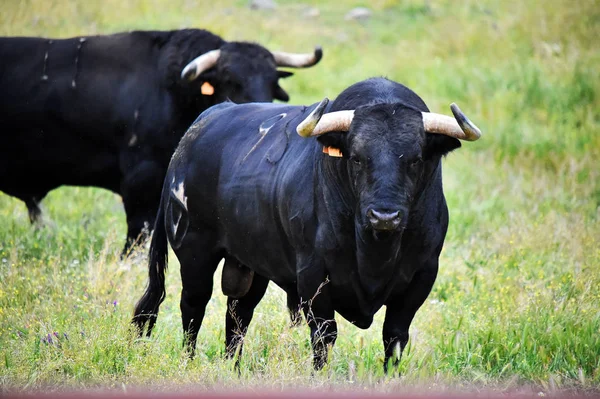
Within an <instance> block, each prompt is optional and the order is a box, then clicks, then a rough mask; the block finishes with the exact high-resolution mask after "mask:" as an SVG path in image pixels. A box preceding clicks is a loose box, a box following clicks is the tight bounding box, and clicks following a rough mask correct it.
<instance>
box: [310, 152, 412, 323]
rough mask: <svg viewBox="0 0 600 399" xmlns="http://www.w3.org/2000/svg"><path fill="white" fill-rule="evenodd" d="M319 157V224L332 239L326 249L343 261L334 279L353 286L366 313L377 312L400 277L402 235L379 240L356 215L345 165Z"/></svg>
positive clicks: (328, 237)
mask: <svg viewBox="0 0 600 399" xmlns="http://www.w3.org/2000/svg"><path fill="white" fill-rule="evenodd" d="M317 158H318V159H317V162H316V165H317V167H316V168H315V172H316V174H317V181H318V184H317V187H318V190H319V191H318V195H319V196H320V198H319V202H320V203H321V204H322V205H323V206H324V207H325V210H326V214H324V215H323V216H324V217H323V218H322V220H320V223H322V224H325V225H326V226H327V227H326V229H327V233H328V234H326V235H325V236H326V239H327V240H332V241H330V242H329V243H328V244H326V246H327V247H328V248H329V249H331V250H333V252H334V253H336V254H337V256H340V257H342V258H343V259H338V260H337V262H336V267H335V269H336V271H339V273H340V275H339V276H333V275H332V276H331V277H332V278H336V277H337V278H339V279H342V280H346V282H345V284H349V285H351V286H352V287H353V290H354V292H355V293H356V295H357V296H358V297H359V303H361V304H364V307H365V309H363V311H364V312H365V313H372V312H375V311H376V310H377V309H379V307H381V306H382V305H383V303H384V301H385V298H386V297H387V295H388V294H389V291H390V290H391V288H392V287H393V281H394V280H395V279H396V277H397V276H396V274H397V264H398V261H399V258H400V255H401V245H400V243H401V238H402V234H401V233H400V232H398V233H397V234H395V235H394V236H391V237H389V238H388V239H384V240H378V239H376V238H375V237H374V236H373V233H372V231H370V230H367V229H366V228H365V226H363V225H362V224H361V222H360V218H359V217H358V215H357V212H359V205H358V197H357V195H356V193H355V192H354V190H353V184H352V182H351V176H350V175H349V172H348V168H347V166H346V165H345V163H346V162H345V161H344V160H341V159H335V158H332V159H329V158H327V156H326V155H324V154H318V155H317ZM342 268H343V269H344V270H341V269H342ZM330 272H331V271H330ZM361 306H363V305H361Z"/></svg>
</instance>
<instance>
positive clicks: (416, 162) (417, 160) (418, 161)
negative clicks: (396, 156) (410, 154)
mask: <svg viewBox="0 0 600 399" xmlns="http://www.w3.org/2000/svg"><path fill="white" fill-rule="evenodd" d="M422 163H423V158H417V159H415V160H414V161H413V162H411V164H410V167H411V168H416V167H418V166H420V165H421V164H422Z"/></svg>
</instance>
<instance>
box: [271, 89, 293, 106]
mask: <svg viewBox="0 0 600 399" xmlns="http://www.w3.org/2000/svg"><path fill="white" fill-rule="evenodd" d="M273 97H275V99H277V100H280V101H284V102H288V101H289V100H290V96H289V95H288V94H287V93H286V91H285V90H283V89H282V88H281V86H279V85H277V87H275V92H274V93H273Z"/></svg>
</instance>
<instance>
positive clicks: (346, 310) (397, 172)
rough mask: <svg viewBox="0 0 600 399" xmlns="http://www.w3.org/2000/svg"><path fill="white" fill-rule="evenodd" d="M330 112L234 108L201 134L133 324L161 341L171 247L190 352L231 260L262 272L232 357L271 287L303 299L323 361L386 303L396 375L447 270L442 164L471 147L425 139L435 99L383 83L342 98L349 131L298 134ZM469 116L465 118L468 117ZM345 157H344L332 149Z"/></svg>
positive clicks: (158, 237) (230, 335)
mask: <svg viewBox="0 0 600 399" xmlns="http://www.w3.org/2000/svg"><path fill="white" fill-rule="evenodd" d="M324 105H325V102H322V103H321V104H319V105H318V106H315V105H313V106H311V107H308V108H307V107H301V106H283V105H272V104H245V105H234V104H231V103H225V104H221V105H218V106H215V107H213V108H211V109H209V110H208V111H206V112H205V113H203V114H202V115H201V116H200V117H199V118H198V119H197V120H196V122H195V123H194V124H193V125H192V126H191V128H190V129H189V130H188V132H187V133H186V135H185V136H184V138H183V139H182V140H181V143H180V144H179V147H178V149H177V150H176V151H175V154H174V156H173V158H172V160H171V163H170V165H169V169H168V172H167V176H166V178H165V184H164V186H163V193H162V198H161V206H160V208H159V214H158V218H157V221H156V225H155V232H154V236H153V239H152V243H151V249H150V261H149V277H150V280H149V285H148V288H147V290H146V293H145V294H144V296H143V297H142V298H141V299H140V301H139V303H138V305H137V306H136V310H135V316H134V320H133V321H134V323H135V324H136V325H137V326H138V327H139V328H140V333H141V332H142V331H143V328H144V325H145V324H146V323H149V326H148V327H149V329H148V333H150V330H151V329H152V327H153V325H154V323H155V319H156V316H157V313H158V308H159V305H160V303H161V302H162V300H163V299H164V295H165V288H164V271H165V268H166V265H167V239H168V242H169V243H170V244H171V246H172V248H173V250H174V252H175V254H176V255H177V257H178V259H179V261H180V264H181V279H182V284H183V290H182V294H181V312H182V321H183V327H184V333H185V335H186V338H187V340H188V345H189V349H190V350H191V352H192V354H193V351H194V348H195V344H196V337H197V334H198V330H199V328H200V326H201V323H202V319H203V317H204V312H205V306H206V304H207V302H208V300H209V299H210V297H211V293H212V285H213V283H212V281H213V277H212V276H213V273H214V272H215V269H216V268H217V264H218V263H219V260H220V259H221V258H223V257H225V256H228V257H231V258H234V259H236V260H238V261H239V262H240V264H242V265H245V266H247V267H248V269H249V270H251V271H253V272H254V276H253V280H252V282H251V285H250V287H249V291H248V292H247V294H246V295H244V296H242V297H241V298H239V299H238V300H237V301H234V300H233V299H231V298H229V300H228V309H229V310H230V311H228V313H227V316H226V347H227V350H228V354H230V355H231V354H233V353H235V351H236V350H237V349H238V346H239V345H241V341H242V339H243V334H244V333H245V332H246V329H247V327H248V324H249V323H250V320H251V319H252V315H253V311H254V308H255V306H256V305H257V304H258V302H259V301H260V300H261V298H262V296H263V295H264V293H265V290H266V288H267V284H268V281H269V280H272V281H273V282H275V283H276V284H277V285H278V286H280V287H281V288H283V289H284V290H285V291H286V292H287V293H288V295H289V296H294V295H298V296H299V298H300V299H301V303H302V305H303V310H304V314H305V316H306V318H307V322H308V324H309V326H310V330H311V339H312V344H313V350H314V365H315V367H317V368H319V367H321V366H322V365H323V363H324V361H325V359H326V356H327V347H328V345H330V344H331V345H332V344H333V343H334V342H335V339H336V336H337V328H336V322H335V320H334V311H337V312H338V313H339V314H340V315H342V316H343V317H344V318H346V319H347V320H349V321H350V322H352V323H354V324H355V325H357V326H358V327H360V328H368V327H369V326H370V324H371V323H372V320H373V316H374V314H375V313H376V312H377V311H378V310H379V309H380V308H381V307H382V306H384V305H385V306H386V315H385V322H384V326H383V342H384V348H385V367H386V370H387V364H388V360H389V359H390V358H392V357H393V356H394V354H396V356H395V357H394V361H395V362H396V364H397V362H398V360H399V356H400V354H401V352H402V350H403V349H404V347H405V345H406V343H407V341H408V337H409V335H408V330H409V325H410V323H411V321H412V319H413V316H414V315H415V312H416V311H417V309H419V307H420V306H421V305H422V304H423V302H424V301H425V299H426V297H427V296H428V294H429V292H430V290H431V288H432V286H433V283H434V281H435V278H436V275H437V272H438V258H439V254H440V251H441V249H442V245H443V242H444V238H445V235H446V230H447V226H448V210H447V206H446V202H445V199H444V194H443V191H442V170H441V158H442V156H444V155H445V154H447V153H448V152H449V151H452V150H453V149H455V148H457V147H459V146H460V142H459V140H457V139H456V138H454V137H460V134H457V133H456V132H455V133H454V134H455V136H454V137H449V136H448V135H444V134H432V133H428V132H426V131H425V127H424V123H425V122H424V121H425V115H426V114H429V113H428V109H427V107H426V105H425V104H424V102H423V101H422V100H421V99H420V98H419V97H418V96H417V95H416V94H415V93H414V92H412V91H410V90H409V89H407V88H406V87H404V86H402V85H400V84H398V83H395V82H392V81H389V80H386V79H381V78H379V79H369V80H366V81H363V82H360V83H357V84H355V85H353V86H351V87H350V88H348V89H346V90H345V91H344V92H343V93H342V94H341V95H340V96H339V97H338V98H337V99H336V100H335V102H334V103H333V105H332V107H331V109H330V110H329V111H330V112H333V111H340V110H355V111H354V115H353V118H352V119H351V124H350V125H348V124H347V125H345V126H346V127H345V128H344V127H342V125H340V124H339V123H337V124H334V125H333V126H334V128H330V129H329V131H327V132H324V133H323V132H321V133H322V134H321V135H320V137H318V138H317V139H315V138H303V137H300V136H299V135H298V134H296V129H297V128H298V126H299V124H300V123H301V122H302V124H303V125H306V124H307V123H308V122H303V120H305V119H306V121H310V120H313V119H314V118H316V119H315V120H316V121H318V120H319V114H320V113H321V112H322V111H323V109H324ZM459 112H460V111H459ZM346 113H347V111H346ZM309 114H310V116H309ZM315 114H317V116H316V117H315V116H314V115H315ZM338 114H340V113H338ZM342 114H343V112H342ZM331 115H335V113H331ZM331 115H330V116H331ZM429 115H435V114H429ZM455 116H456V114H455ZM325 117H327V114H325V116H324V117H323V119H325ZM463 117H464V115H462V116H461V115H459V116H456V118H457V120H458V121H459V123H460V122H461V119H462V121H465V120H466V121H467V122H468V120H467V119H465V118H463ZM311 118H313V119H311ZM445 118H447V119H450V118H448V117H445ZM451 122H453V123H456V121H454V119H451ZM348 123H350V122H348ZM469 123H470V122H469ZM308 125H310V123H308ZM428 126H429V125H428ZM457 126H458V125H457ZM471 126H474V125H471ZM312 127H314V123H313V124H312ZM312 127H311V129H312ZM461 127H462V125H461ZM318 129H319V125H318V124H317V127H316V128H315V129H314V131H317V130H318ZM475 129H476V127H475ZM298 130H299V131H300V130H301V129H300V128H298ZM463 130H464V129H463ZM428 131H430V130H428ZM308 133H309V134H310V130H309V132H308ZM438 133H439V131H438ZM459 133H461V134H462V132H459ZM471 139H473V138H471ZM475 139H476V138H475ZM335 149H337V150H339V151H340V152H341V154H340V155H342V156H341V157H339V156H329V155H327V154H324V151H327V152H328V153H330V154H331V155H336V150H335ZM241 267H242V268H244V266H241ZM240 333H241V335H240ZM239 349H240V350H241V347H239Z"/></svg>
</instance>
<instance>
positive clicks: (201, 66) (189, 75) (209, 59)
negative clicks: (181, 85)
mask: <svg viewBox="0 0 600 399" xmlns="http://www.w3.org/2000/svg"><path fill="white" fill-rule="evenodd" d="M220 55H221V50H211V51H209V52H208V53H204V54H202V55H201V56H199V57H196V58H194V59H193V60H192V61H191V62H190V63H189V64H187V65H186V66H185V68H183V70H182V71H181V79H185V80H189V81H192V80H194V79H196V78H197V77H198V76H200V74H202V72H204V71H206V70H208V69H210V68H212V67H213V66H215V64H216V63H217V61H218V60H219V56H220Z"/></svg>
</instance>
